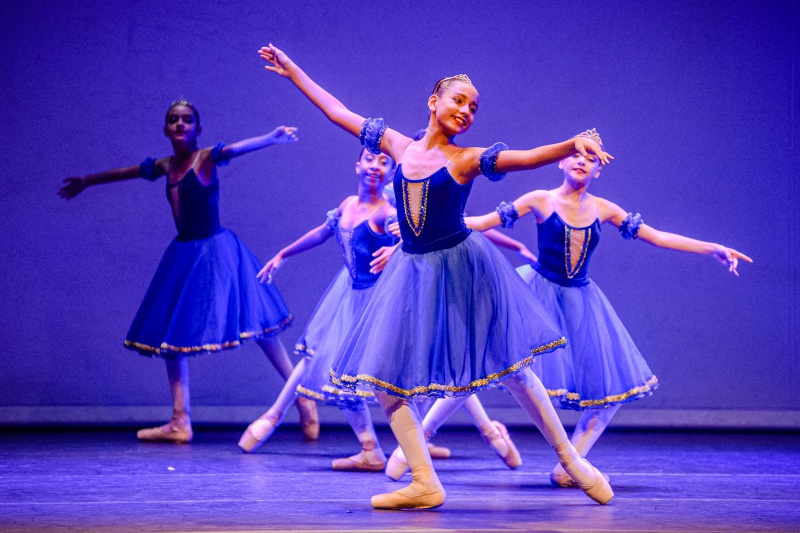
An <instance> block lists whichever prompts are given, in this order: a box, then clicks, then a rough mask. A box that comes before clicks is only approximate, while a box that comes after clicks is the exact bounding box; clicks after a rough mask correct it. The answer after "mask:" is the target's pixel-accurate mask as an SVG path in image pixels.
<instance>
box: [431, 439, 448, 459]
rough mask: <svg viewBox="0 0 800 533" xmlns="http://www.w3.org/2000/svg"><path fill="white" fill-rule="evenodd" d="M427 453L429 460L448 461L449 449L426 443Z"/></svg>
mask: <svg viewBox="0 0 800 533" xmlns="http://www.w3.org/2000/svg"><path fill="white" fill-rule="evenodd" d="M428 453H429V454H431V459H449V458H450V448H445V447H444V446H436V445H435V444H433V443H431V442H429V443H428Z"/></svg>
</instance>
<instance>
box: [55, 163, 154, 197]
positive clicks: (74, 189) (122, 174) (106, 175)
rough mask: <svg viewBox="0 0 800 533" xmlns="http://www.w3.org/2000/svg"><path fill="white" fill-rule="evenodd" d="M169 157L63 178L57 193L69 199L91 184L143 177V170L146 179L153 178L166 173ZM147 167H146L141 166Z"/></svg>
mask: <svg viewBox="0 0 800 533" xmlns="http://www.w3.org/2000/svg"><path fill="white" fill-rule="evenodd" d="M169 160H170V158H169V157H163V158H161V159H156V160H153V159H148V160H147V161H145V163H142V164H141V165H135V166H130V167H120V168H112V169H110V170H104V171H103V172H99V173H97V174H87V175H86V176H74V177H70V178H67V179H65V180H64V185H63V186H62V187H61V188H60V189H59V190H58V193H57V194H58V195H59V196H60V197H61V198H65V199H67V200H69V199H70V198H74V197H75V196H77V195H79V194H80V193H82V192H83V191H84V189H86V187H91V186H93V185H100V184H103V183H113V182H115V181H122V180H129V179H133V178H141V177H145V176H144V174H143V170H144V172H145V173H147V176H146V177H147V178H148V179H155V178H158V177H160V176H163V175H164V174H166V173H167V168H168V167H169ZM143 167H147V168H143Z"/></svg>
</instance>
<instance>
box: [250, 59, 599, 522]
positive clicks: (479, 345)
mask: <svg viewBox="0 0 800 533" xmlns="http://www.w3.org/2000/svg"><path fill="white" fill-rule="evenodd" d="M259 53H260V55H261V56H262V58H263V59H264V60H266V61H267V62H268V63H269V64H268V65H267V67H266V68H267V70H270V71H272V72H276V73H278V74H280V75H282V76H284V77H287V78H288V79H289V80H291V81H292V82H293V83H294V84H295V85H296V86H297V87H298V88H299V89H300V90H301V91H302V92H303V94H304V95H305V96H306V97H308V98H309V100H311V101H312V102H313V103H314V104H315V105H316V106H317V107H318V108H319V109H320V110H321V111H322V112H323V113H324V114H325V115H326V116H327V117H328V118H329V119H330V120H331V121H332V122H333V123H334V124H336V125H338V126H339V127H341V128H342V129H344V130H345V131H346V132H348V133H350V134H352V135H355V136H357V137H360V139H361V140H362V142H363V143H364V144H365V146H366V147H367V149H369V150H370V151H371V152H373V153H376V154H377V153H381V152H382V153H385V154H387V155H389V156H391V157H392V158H393V159H395V160H396V161H398V168H397V170H396V172H395V176H394V190H395V195H396V197H397V200H398V202H397V211H398V219H399V222H400V232H401V234H402V236H403V244H402V249H401V250H398V251H396V252H395V253H394V254H393V255H392V258H391V260H390V261H389V262H388V264H387V266H386V269H385V270H384V272H383V274H382V275H381V277H380V279H379V280H378V282H377V283H376V285H375V290H374V292H373V295H372V298H371V299H370V302H369V303H368V304H367V305H366V307H365V308H364V311H363V313H362V315H361V317H360V318H359V319H358V320H357V321H356V323H355V324H354V326H353V328H352V329H351V331H350V333H349V334H348V336H347V339H346V340H345V343H344V344H343V346H342V348H341V350H340V353H339V356H338V358H337V361H336V363H335V364H334V368H333V369H332V370H331V377H332V381H333V383H334V384H335V385H338V386H344V387H349V388H355V387H356V386H357V385H369V386H372V387H373V388H375V390H376V392H375V396H376V398H377V399H378V402H379V403H380V405H381V407H382V408H383V410H384V412H385V413H386V415H387V418H388V419H389V424H390V427H391V429H392V432H393V433H394V435H395V438H396V439H397V441H398V443H399V444H400V447H401V448H402V450H403V452H404V454H405V458H406V460H407V461H408V464H409V466H410V467H411V474H412V482H411V484H410V485H408V486H406V487H404V488H402V489H400V490H397V491H394V492H392V493H389V494H380V495H376V496H373V497H372V502H371V503H372V506H373V507H375V508H379V509H403V508H433V507H438V506H440V505H442V504H443V503H444V501H445V490H444V488H443V487H442V484H441V482H440V481H439V478H438V476H437V475H436V472H435V471H434V469H433V465H432V463H431V458H430V455H429V453H428V448H427V445H426V441H425V438H424V435H423V432H422V427H421V424H420V420H419V415H418V413H417V410H416V407H415V405H414V403H413V402H412V399H413V398H414V397H415V396H418V395H429V396H440V397H441V396H445V395H469V394H472V393H474V392H476V391H478V390H480V389H482V388H486V387H490V386H492V385H495V384H498V383H500V382H501V381H502V382H503V383H504V384H505V386H506V387H507V388H508V390H509V391H510V392H511V393H512V395H513V396H514V398H515V399H516V400H517V401H518V402H519V403H520V405H521V406H522V407H523V409H524V410H525V411H526V412H527V413H528V414H529V415H530V416H531V417H532V418H533V420H534V422H535V423H536V425H537V426H538V427H539V429H540V430H541V431H542V433H543V434H544V436H545V437H546V438H547V440H548V442H549V443H550V445H551V446H553V447H554V448H555V451H556V453H557V455H558V459H559V462H560V463H561V464H562V465H563V466H564V468H565V470H566V471H567V472H568V473H569V474H570V476H572V477H573V478H574V479H575V480H576V482H577V483H578V485H579V486H580V487H581V488H582V489H583V490H584V491H585V492H586V494H587V495H588V496H590V497H591V498H592V499H594V500H595V501H598V502H599V503H606V502H608V501H609V500H610V499H611V498H612V497H613V491H612V490H611V487H610V485H609V484H608V482H606V480H605V479H603V477H602V475H601V474H600V472H598V471H597V469H595V468H594V467H592V466H591V465H590V464H589V463H588V462H587V461H586V460H585V459H583V458H581V457H580V456H579V455H578V453H577V452H576V451H575V449H574V448H573V447H572V445H571V444H570V442H569V439H568V438H567V434H566V432H565V431H564V428H563V426H562V425H561V423H560V422H559V420H558V418H557V416H556V413H555V410H554V408H553V406H552V404H551V403H550V401H549V399H548V396H547V391H546V390H545V389H544V387H543V386H542V384H541V382H540V381H539V380H538V378H536V376H535V375H534V374H533V372H532V371H531V370H530V369H529V368H528V367H529V365H530V364H531V363H532V361H533V359H534V356H536V355H538V354H542V353H545V352H548V351H551V350H554V349H557V348H559V347H562V346H564V345H565V344H566V341H565V339H564V338H563V337H562V336H561V333H559V331H558V329H557V327H556V325H555V324H553V323H552V321H551V320H550V319H549V318H547V313H546V311H545V310H544V309H543V308H542V306H541V304H540V303H539V302H538V301H536V299H535V298H534V297H533V295H530V297H528V296H526V294H529V292H528V291H527V289H526V287H525V284H524V283H523V282H522V279H521V278H520V277H519V275H517V273H516V271H515V270H514V269H513V267H511V265H510V264H509V263H508V261H506V260H505V258H504V257H503V256H502V254H501V253H500V252H499V251H498V250H497V249H496V248H495V247H494V246H493V245H492V244H490V243H489V241H488V240H487V239H486V238H485V237H483V236H482V235H480V234H479V233H477V232H471V231H470V230H469V229H467V227H466V226H465V225H464V220H463V214H462V213H463V209H464V204H465V203H466V200H467V197H468V195H469V191H470V189H471V183H472V180H473V179H475V178H476V177H478V176H479V175H481V174H484V175H486V176H487V177H489V178H490V179H492V180H495V181H496V180H499V179H502V178H503V176H504V174H505V173H506V172H509V171H514V170H526V169H532V168H537V167H540V166H542V165H545V164H549V163H555V162H557V161H560V160H561V159H563V158H565V157H567V156H569V155H571V154H574V153H576V152H580V153H583V154H587V153H588V152H592V153H594V154H596V155H598V157H600V158H601V160H602V161H603V162H608V159H609V157H610V156H609V155H608V154H606V153H605V152H603V151H602V149H601V148H600V147H599V146H598V145H597V144H596V143H595V142H594V141H593V140H591V139H588V138H584V137H575V138H573V139H570V140H567V141H564V142H561V143H558V144H553V145H548V146H544V147H540V148H535V149H532V150H507V147H506V146H505V145H502V144H500V143H498V144H496V145H494V146H492V147H491V148H489V149H483V148H461V147H459V146H457V145H456V144H454V142H453V140H454V138H455V136H456V135H458V134H461V133H465V132H466V131H467V130H469V128H470V126H471V125H472V123H473V120H474V118H475V113H476V112H477V109H478V105H479V95H478V91H477V90H476V89H475V87H474V86H473V85H472V83H471V81H470V80H469V78H467V77H466V76H465V75H459V76H453V77H449V78H444V79H442V80H440V81H439V82H437V83H436V85H435V87H434V89H433V93H432V94H431V96H430V97H429V98H428V102H427V107H428V110H429V112H430V118H429V123H428V127H427V132H426V135H425V136H424V137H423V138H422V139H421V140H419V141H413V140H412V139H411V138H409V137H406V136H404V135H402V134H400V133H399V132H397V131H395V130H392V129H390V128H387V127H386V126H385V125H384V124H383V120H381V119H367V120H365V119H364V117H362V116H360V115H357V114H356V113H353V112H352V111H350V110H349V109H347V108H346V107H345V106H344V105H343V104H342V103H341V102H339V101H338V100H337V99H336V98H334V97H333V96H332V95H330V94H329V93H328V92H326V91H325V90H324V89H322V88H321V87H320V86H319V85H317V84H316V83H315V82H314V81H312V80H311V78H309V77H308V76H307V75H306V74H305V73H304V72H303V71H302V70H301V69H300V68H299V67H298V66H297V65H296V64H295V63H293V62H292V61H291V60H290V59H289V58H288V57H287V55H286V54H285V53H284V52H282V51H281V50H278V49H277V48H276V47H274V46H272V45H270V46H268V47H264V48H262V49H261V50H260V51H259Z"/></svg>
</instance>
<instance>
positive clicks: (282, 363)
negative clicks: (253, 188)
mask: <svg viewBox="0 0 800 533" xmlns="http://www.w3.org/2000/svg"><path fill="white" fill-rule="evenodd" d="M200 132H201V128H200V115H199V113H198V112H197V109H196V108H195V106H194V105H192V104H191V103H189V102H187V101H185V100H178V101H175V102H173V103H172V105H170V106H169V109H167V115H166V118H165V125H164V135H166V137H167V138H168V139H169V140H170V142H171V143H172V149H173V152H174V155H172V156H167V157H162V158H160V159H151V158H148V159H146V160H145V161H144V162H143V163H142V164H141V165H135V166H130V167H122V168H115V169H111V170H106V171H104V172H100V173H98V174H89V175H86V176H82V177H72V178H67V179H65V180H64V183H65V185H64V186H63V187H62V188H61V189H60V190H59V191H58V194H59V196H61V197H62V198H66V199H70V198H73V197H75V196H76V195H78V194H80V193H81V192H82V191H83V190H84V189H86V187H90V186H93V185H100V184H103V183H113V182H117V181H122V180H128V179H133V178H139V177H141V178H144V179H146V180H149V181H155V180H156V179H158V178H159V177H161V176H164V175H166V176H167V180H166V190H167V199H168V200H169V203H170V206H171V207H172V216H173V218H174V220H175V227H176V228H177V230H178V236H177V237H176V238H175V240H173V241H172V243H171V244H170V245H169V248H167V251H166V252H164V256H163V257H162V258H161V262H160V263H159V265H158V269H157V270H156V273H155V275H154V276H153V280H152V281H151V282H150V287H149V288H148V289H147V293H146V294H145V297H144V300H143V301H142V304H141V306H140V307H139V311H138V312H137V313H136V317H135V318H134V319H133V324H132V325H131V327H130V330H129V331H128V335H127V336H126V338H125V346H126V347H127V348H130V349H132V350H135V351H137V352H139V353H141V354H143V355H148V356H160V357H163V358H164V361H165V363H166V365H167V376H168V378H169V385H170V391H171V393H172V403H173V411H172V419H171V420H170V421H169V422H168V423H166V424H164V425H163V426H159V427H155V428H149V429H142V430H139V432H138V433H137V434H136V435H137V437H138V438H139V439H141V440H145V441H159V442H174V443H187V442H190V441H191V440H192V437H193V432H192V422H191V409H190V401H189V366H188V362H187V360H186V356H187V355H196V354H200V353H206V352H217V351H221V350H225V349H228V348H235V347H237V346H239V345H240V344H241V343H242V342H243V341H244V340H246V339H254V340H255V341H256V342H257V343H258V345H259V346H260V347H261V349H262V350H263V351H264V353H265V354H266V355H267V357H268V358H269V360H270V362H271V363H272V364H273V365H274V366H275V368H276V369H277V370H278V372H279V373H280V374H281V376H283V378H284V379H287V378H288V377H289V375H290V374H291V372H292V363H291V361H290V359H289V356H288V354H287V353H286V349H285V348H284V347H283V345H282V344H281V342H280V341H279V340H278V339H277V337H276V335H277V334H278V333H280V332H281V331H282V330H283V329H284V328H285V327H286V326H288V325H289V323H290V322H291V320H292V317H291V315H290V314H289V311H288V310H287V309H286V304H284V302H283V298H281V295H280V293H279V292H278V290H277V289H276V288H275V287H273V286H269V287H263V286H260V285H259V284H258V282H257V281H256V273H257V272H258V270H259V268H260V266H261V265H260V264H259V262H258V260H257V259H256V258H255V256H254V255H253V253H252V252H251V251H250V250H249V249H248V248H247V246H245V245H244V243H243V242H242V241H241V240H239V238H238V237H237V236H236V235H234V234H233V233H232V232H230V231H228V230H227V229H225V228H223V227H222V226H221V225H220V222H219V210H218V203H219V181H218V179H217V166H218V165H227V164H228V162H229V161H230V160H231V159H232V158H234V157H238V156H240V155H243V154H246V153H248V152H252V151H254V150H259V149H261V148H265V147H267V146H272V145H273V144H284V143H289V142H295V141H297V136H296V129H295V128H287V127H284V126H280V127H278V128H276V129H275V130H274V131H272V132H271V133H268V134H266V135H262V136H260V137H253V138H250V139H245V140H243V141H239V142H236V143H233V144H229V145H227V146H226V145H224V144H221V143H220V144H217V145H216V146H214V147H210V148H202V149H198V147H197V137H198V135H200ZM298 410H299V411H300V416H301V422H302V426H303V432H304V433H305V434H306V437H307V438H310V439H316V438H317V436H318V434H319V421H318V419H317V412H316V404H315V403H314V402H311V401H307V402H305V403H303V404H298Z"/></svg>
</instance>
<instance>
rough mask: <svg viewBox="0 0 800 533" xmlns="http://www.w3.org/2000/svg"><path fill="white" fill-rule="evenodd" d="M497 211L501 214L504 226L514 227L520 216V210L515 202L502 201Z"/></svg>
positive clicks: (501, 221)
mask: <svg viewBox="0 0 800 533" xmlns="http://www.w3.org/2000/svg"><path fill="white" fill-rule="evenodd" d="M495 211H496V212H497V214H498V215H500V223H501V224H502V225H503V227H504V228H513V227H514V222H516V221H517V219H518V218H519V211H517V208H516V207H515V206H514V204H510V203H508V202H500V205H498V206H497V209H495Z"/></svg>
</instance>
